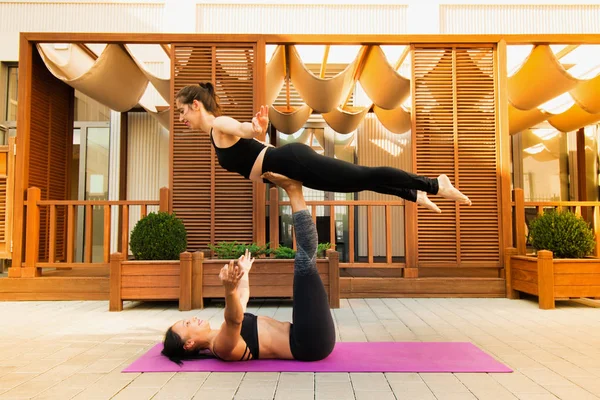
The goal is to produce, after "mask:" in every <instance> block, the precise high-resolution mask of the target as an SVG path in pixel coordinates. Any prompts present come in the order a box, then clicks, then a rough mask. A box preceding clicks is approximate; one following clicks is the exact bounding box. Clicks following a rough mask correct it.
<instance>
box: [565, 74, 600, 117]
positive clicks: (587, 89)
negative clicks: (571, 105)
mask: <svg viewBox="0 0 600 400" xmlns="http://www.w3.org/2000/svg"><path fill="white" fill-rule="evenodd" d="M569 93H570V94H571V96H572V97H573V99H574V100H575V102H576V103H577V104H578V105H579V107H581V108H582V109H583V110H585V111H587V112H588V113H590V114H597V113H600V75H599V76H596V77H595V78H592V79H589V80H585V81H582V82H580V83H579V84H578V85H577V86H575V87H574V88H573V89H571V91H570V92H569Z"/></svg>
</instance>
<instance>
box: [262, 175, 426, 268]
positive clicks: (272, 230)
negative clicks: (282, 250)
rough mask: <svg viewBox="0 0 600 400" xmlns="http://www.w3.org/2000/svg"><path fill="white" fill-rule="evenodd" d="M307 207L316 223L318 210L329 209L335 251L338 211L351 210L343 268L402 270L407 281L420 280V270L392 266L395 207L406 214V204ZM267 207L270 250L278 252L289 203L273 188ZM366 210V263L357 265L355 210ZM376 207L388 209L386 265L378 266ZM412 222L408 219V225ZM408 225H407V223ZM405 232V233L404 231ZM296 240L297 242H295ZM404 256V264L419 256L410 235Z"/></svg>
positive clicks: (335, 203) (371, 202)
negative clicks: (282, 219)
mask: <svg viewBox="0 0 600 400" xmlns="http://www.w3.org/2000/svg"><path fill="white" fill-rule="evenodd" d="M306 204H307V205H308V207H309V208H310V209H311V215H312V218H313V221H316V218H317V207H329V215H330V216H331V217H330V224H329V233H330V237H331V238H332V243H331V244H332V246H333V247H332V248H333V249H335V237H336V234H335V233H336V227H335V207H340V206H342V207H348V240H349V243H348V261H347V262H340V268H349V267H352V268H402V269H404V276H405V277H417V276H418V274H417V269H416V268H411V266H410V265H409V264H408V263H407V262H393V258H392V257H393V251H392V241H393V237H392V228H393V219H392V207H403V208H404V211H405V213H406V207H405V202H404V201H374V200H368V201H367V200H331V201H310V200H307V201H306ZM267 205H268V207H269V236H270V237H269V242H270V244H271V248H276V247H277V246H278V244H279V216H280V207H281V206H289V205H290V202H289V201H280V200H279V192H278V189H277V188H276V187H272V188H271V189H270V193H269V201H267ZM357 206H363V207H366V208H367V210H366V211H367V224H366V227H364V228H362V229H366V235H367V238H366V239H367V262H366V263H365V262H357V261H356V258H357V257H356V254H355V251H354V247H355V243H354V236H355V231H356V227H355V223H354V218H355V207H357ZM376 207H384V208H385V243H386V245H385V248H386V252H385V262H375V261H374V257H375V256H374V249H373V247H374V246H373V209H374V208H376ZM408 220H409V219H408V218H406V217H405V221H408ZM405 225H406V223H405ZM405 232H406V229H405ZM294 239H295V238H294ZM292 242H293V246H294V248H295V246H296V241H295V240H293V241H292ZM404 244H405V246H404V252H405V260H410V259H414V253H416V249H415V248H413V247H412V246H411V245H410V244H409V242H408V241H407V235H406V233H405V235H404Z"/></svg>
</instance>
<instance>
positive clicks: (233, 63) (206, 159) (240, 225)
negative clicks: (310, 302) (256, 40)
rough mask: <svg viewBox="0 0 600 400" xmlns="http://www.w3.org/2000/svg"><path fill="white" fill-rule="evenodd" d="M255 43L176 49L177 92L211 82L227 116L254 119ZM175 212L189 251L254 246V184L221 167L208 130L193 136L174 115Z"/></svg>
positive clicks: (179, 47)
mask: <svg viewBox="0 0 600 400" xmlns="http://www.w3.org/2000/svg"><path fill="white" fill-rule="evenodd" d="M255 53H256V51H255V45H253V44H248V45H227V44H219V45H210V44H207V45H195V46H188V45H175V60H174V61H175V69H174V70H175V82H174V83H175V87H174V90H175V93H177V92H178V91H179V90H180V89H181V88H183V87H184V86H186V85H193V84H198V83H199V82H206V81H209V82H212V83H213V84H214V85H215V89H216V92H217V95H218V96H219V98H220V102H221V107H222V110H223V113H224V115H227V116H230V117H232V118H236V119H238V120H240V121H242V122H244V121H250V120H251V119H252V116H253V109H254V107H253V104H254V102H253V98H254V97H253V94H254V90H253V89H254V79H253V78H254V68H255V65H254V56H255ZM174 118H175V121H174V131H173V135H172V137H173V185H172V187H173V211H174V212H175V213H176V214H177V216H178V217H180V218H181V219H182V220H183V221H184V224H185V226H186V229H187V234H188V249H189V250H200V249H202V250H204V249H206V248H207V245H208V244H209V243H217V242H219V241H224V240H228V241H229V240H237V241H243V242H252V240H253V236H254V235H253V210H254V207H253V197H254V196H253V185H252V183H251V181H249V180H246V179H244V178H243V177H242V176H240V175H238V174H234V173H231V172H228V171H225V170H224V169H223V168H222V167H221V166H220V165H219V163H218V160H217V157H216V155H215V153H214V149H213V147H212V145H211V143H210V139H209V136H208V133H207V132H195V131H194V132H192V131H190V130H189V129H188V128H187V127H186V126H185V125H183V124H181V123H180V122H179V114H177V113H175V115H174Z"/></svg>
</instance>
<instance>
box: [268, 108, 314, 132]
mask: <svg viewBox="0 0 600 400" xmlns="http://www.w3.org/2000/svg"><path fill="white" fill-rule="evenodd" d="M311 114H312V109H311V108H310V107H309V106H308V105H306V104H304V105H303V106H301V107H298V108H291V109H290V108H287V107H273V106H271V107H269V119H270V120H271V123H272V124H273V126H274V127H275V128H277V130H278V131H279V132H281V133H286V134H288V135H291V134H293V133H296V132H298V131H299V130H300V129H302V127H304V124H305V123H306V121H308V118H309V117H310V115H311Z"/></svg>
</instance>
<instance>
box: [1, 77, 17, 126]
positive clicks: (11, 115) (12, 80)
mask: <svg viewBox="0 0 600 400" xmlns="http://www.w3.org/2000/svg"><path fill="white" fill-rule="evenodd" d="M18 76H19V68H18V67H17V66H11V67H8V84H7V92H6V94H7V96H6V113H5V116H6V118H4V119H5V120H6V121H16V120H17V91H18Z"/></svg>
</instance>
